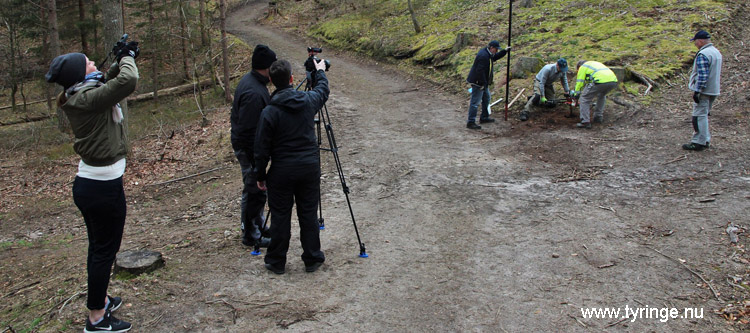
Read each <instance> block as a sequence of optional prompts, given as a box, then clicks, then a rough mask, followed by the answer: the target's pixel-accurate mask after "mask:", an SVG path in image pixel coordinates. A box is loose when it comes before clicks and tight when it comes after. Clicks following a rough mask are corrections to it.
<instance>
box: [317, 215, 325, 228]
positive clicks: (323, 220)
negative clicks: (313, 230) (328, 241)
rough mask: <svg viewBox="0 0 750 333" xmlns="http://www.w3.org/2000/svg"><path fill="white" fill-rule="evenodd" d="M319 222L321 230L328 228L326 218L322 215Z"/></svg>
mask: <svg viewBox="0 0 750 333" xmlns="http://www.w3.org/2000/svg"><path fill="white" fill-rule="evenodd" d="M318 224H319V225H320V230H326V224H325V219H323V218H322V217H321V218H319V219H318Z"/></svg>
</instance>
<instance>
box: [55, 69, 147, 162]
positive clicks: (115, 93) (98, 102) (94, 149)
mask: <svg viewBox="0 0 750 333" xmlns="http://www.w3.org/2000/svg"><path fill="white" fill-rule="evenodd" d="M106 78H107V80H106V83H104V84H103V85H100V86H98V87H97V86H85V87H83V88H81V89H80V90H78V91H77V92H75V93H74V94H73V95H71V96H69V97H68V98H66V97H65V92H64V91H63V92H62V93H61V94H60V96H59V97H58V101H57V102H58V105H59V107H60V108H61V109H62V110H63V111H64V112H65V115H66V116H67V117H68V120H69V121H70V125H71V127H72V129H73V134H74V135H75V142H74V143H73V149H74V150H75V152H76V153H77V154H78V155H80V156H81V159H82V160H83V162H84V163H86V164H88V165H91V166H107V165H111V164H114V163H115V162H117V161H119V160H120V159H122V158H125V156H126V155H127V154H128V151H129V147H128V134H127V112H126V110H123V119H122V121H121V122H116V121H115V120H114V118H113V115H112V112H113V108H114V107H116V105H117V103H119V102H120V101H121V100H123V99H125V98H126V97H128V95H130V94H131V93H133V91H135V86H136V84H137V83H138V68H137V67H136V66H135V60H134V59H133V58H132V57H123V58H122V59H121V60H120V63H119V65H118V64H116V63H115V64H113V65H112V66H111V67H110V69H109V71H108V72H107V75H106Z"/></svg>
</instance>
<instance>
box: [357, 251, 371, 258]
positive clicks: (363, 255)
mask: <svg viewBox="0 0 750 333" xmlns="http://www.w3.org/2000/svg"><path fill="white" fill-rule="evenodd" d="M359 257H360V258H369V257H370V256H369V255H368V254H367V253H364V252H362V253H360V254H359Z"/></svg>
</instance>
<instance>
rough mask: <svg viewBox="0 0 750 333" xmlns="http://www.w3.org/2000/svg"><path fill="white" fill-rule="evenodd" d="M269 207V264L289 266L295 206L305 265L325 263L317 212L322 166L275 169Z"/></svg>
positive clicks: (271, 172) (271, 175)
mask: <svg viewBox="0 0 750 333" xmlns="http://www.w3.org/2000/svg"><path fill="white" fill-rule="evenodd" d="M266 185H267V187H268V206H269V207H270V208H271V244H270V245H269V246H268V250H267V251H266V257H265V262H266V263H267V264H271V265H273V266H274V267H276V268H283V267H284V266H285V265H286V253H287V251H288V250H289V239H290V238H291V236H292V230H291V220H292V206H293V205H294V204H295V203H296V204H297V218H298V219H299V228H300V242H301V243H302V261H303V262H304V263H305V265H312V264H314V263H315V262H323V261H325V256H324V255H323V251H321V250H320V225H319V224H318V217H317V214H316V213H317V208H318V200H319V199H320V198H319V194H320V166H319V165H317V164H313V165H302V166H295V167H287V168H285V167H274V166H273V162H272V163H271V169H270V170H269V172H268V180H267V181H266Z"/></svg>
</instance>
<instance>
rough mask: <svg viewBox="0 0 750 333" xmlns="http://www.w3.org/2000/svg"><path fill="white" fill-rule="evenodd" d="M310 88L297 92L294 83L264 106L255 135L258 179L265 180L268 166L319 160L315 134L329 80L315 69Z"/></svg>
mask: <svg viewBox="0 0 750 333" xmlns="http://www.w3.org/2000/svg"><path fill="white" fill-rule="evenodd" d="M314 75H315V76H316V78H315V86H314V87H313V89H312V90H311V91H297V90H294V88H293V87H292V86H286V87H283V88H278V89H276V91H274V92H273V94H272V95H271V102H270V103H269V104H268V106H266V107H265V108H264V109H263V112H262V113H261V115H260V120H259V121H258V130H257V133H256V135H255V172H256V174H257V179H258V180H259V181H264V180H266V167H267V166H268V162H269V160H270V161H273V162H272V165H273V166H276V167H304V166H306V165H315V166H316V167H317V165H318V163H319V161H320V153H319V150H318V142H317V138H316V136H315V114H316V113H317V112H318V110H320V109H321V108H322V107H323V105H324V104H325V103H326V101H327V100H328V94H329V92H330V90H329V89H328V79H327V78H326V75H325V74H324V73H323V71H322V70H319V71H316V72H315V74H314Z"/></svg>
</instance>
